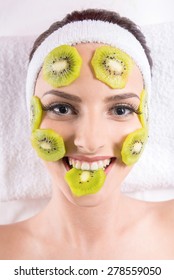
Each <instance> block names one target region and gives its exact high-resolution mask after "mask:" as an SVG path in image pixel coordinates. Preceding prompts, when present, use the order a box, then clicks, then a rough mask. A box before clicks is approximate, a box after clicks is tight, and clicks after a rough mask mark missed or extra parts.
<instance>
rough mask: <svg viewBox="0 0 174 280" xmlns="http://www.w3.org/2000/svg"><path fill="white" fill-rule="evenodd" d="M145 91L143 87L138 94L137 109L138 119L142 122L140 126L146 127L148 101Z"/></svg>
mask: <svg viewBox="0 0 174 280" xmlns="http://www.w3.org/2000/svg"><path fill="white" fill-rule="evenodd" d="M147 98H148V96H147V92H146V90H144V89H143V91H142V92H141V95H140V106H139V111H140V112H141V113H140V114H139V120H140V122H141V124H142V127H148V119H149V112H148V101H147Z"/></svg>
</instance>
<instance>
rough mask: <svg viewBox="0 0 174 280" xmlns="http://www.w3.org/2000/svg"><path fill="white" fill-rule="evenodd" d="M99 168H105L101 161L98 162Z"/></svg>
mask: <svg viewBox="0 0 174 280" xmlns="http://www.w3.org/2000/svg"><path fill="white" fill-rule="evenodd" d="M98 167H99V168H103V162H102V161H101V160H99V161H98Z"/></svg>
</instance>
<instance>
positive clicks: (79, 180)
mask: <svg viewBox="0 0 174 280" xmlns="http://www.w3.org/2000/svg"><path fill="white" fill-rule="evenodd" d="M105 179H106V174H105V172H104V170H103V169H98V170H95V171H90V170H80V169H76V168H72V169H70V170H69V171H68V172H67V173H66V175H65V180H66V182H67V184H68V185H69V187H70V189H71V191H72V193H73V194H74V195H75V196H78V197H80V196H84V195H89V194H95V193H96V192H98V191H99V190H100V189H101V187H102V186H103V184H104V182H105Z"/></svg>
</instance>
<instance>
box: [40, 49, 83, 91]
mask: <svg viewBox="0 0 174 280" xmlns="http://www.w3.org/2000/svg"><path fill="white" fill-rule="evenodd" d="M81 65H82V59H81V57H80V55H79V53H78V51H77V50H76V48H75V47H72V46H69V45H62V46H60V47H57V48H55V49H53V50H52V51H51V52H50V53H49V54H48V55H47V56H46V58H45V60H44V64H43V78H44V79H45V81H47V82H48V83H49V84H50V85H51V86H53V87H55V88H58V87H62V86H67V85H69V84H71V83H72V82H73V81H74V80H76V79H77V78H78V77H79V75H80V69H81Z"/></svg>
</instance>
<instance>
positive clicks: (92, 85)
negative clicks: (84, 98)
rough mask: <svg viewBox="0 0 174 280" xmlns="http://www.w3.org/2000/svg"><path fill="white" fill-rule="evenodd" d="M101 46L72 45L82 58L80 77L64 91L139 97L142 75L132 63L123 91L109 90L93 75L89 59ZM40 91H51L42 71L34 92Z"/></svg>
mask: <svg viewBox="0 0 174 280" xmlns="http://www.w3.org/2000/svg"><path fill="white" fill-rule="evenodd" d="M101 46H105V44H99V43H80V44H77V45H74V47H75V48H76V49H77V51H78V52H79V54H80V56H81V58H82V68H81V72H80V76H79V77H78V78H77V79H76V80H75V81H74V82H73V83H72V84H70V85H68V86H66V87H63V89H65V90H67V89H68V90H69V89H70V90H72V92H74V93H76V92H77V87H78V88H80V89H81V88H83V89H85V90H87V87H86V86H87V85H88V90H90V89H91V90H92V91H95V89H96V90H100V91H101V92H102V90H104V91H105V92H108V93H109V94H110V93H111V94H115V93H119V94H120V93H122V92H125V91H126V92H135V93H137V94H138V95H140V93H141V91H142V89H143V77H142V74H141V72H140V70H139V68H138V66H137V65H136V64H135V63H134V65H133V68H132V70H131V72H130V74H129V76H128V81H127V83H126V86H125V88H123V89H111V88H110V87H109V86H107V85H106V84H104V83H103V82H101V81H99V80H98V79H97V78H96V77H95V74H94V71H93V69H92V66H91V59H92V57H93V55H94V53H95V50H96V49H97V48H99V47H101ZM38 87H39V88H40V89H42V90H41V91H42V92H44V91H48V90H50V89H52V87H51V86H50V85H48V83H47V82H45V81H44V79H43V73H42V70H41V71H40V73H39V76H38V79H37V82H36V92H37V88H38Z"/></svg>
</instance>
